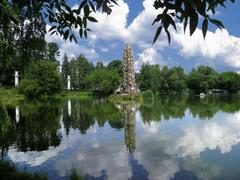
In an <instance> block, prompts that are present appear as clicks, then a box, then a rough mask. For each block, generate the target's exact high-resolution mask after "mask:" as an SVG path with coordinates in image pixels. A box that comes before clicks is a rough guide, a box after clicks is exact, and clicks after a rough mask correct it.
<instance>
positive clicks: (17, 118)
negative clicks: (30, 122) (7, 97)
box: [15, 106, 20, 123]
mask: <svg viewBox="0 0 240 180" xmlns="http://www.w3.org/2000/svg"><path fill="white" fill-rule="evenodd" d="M15 115H16V117H15V119H16V122H17V123H18V122H19V119H20V115H19V106H16V107H15Z"/></svg>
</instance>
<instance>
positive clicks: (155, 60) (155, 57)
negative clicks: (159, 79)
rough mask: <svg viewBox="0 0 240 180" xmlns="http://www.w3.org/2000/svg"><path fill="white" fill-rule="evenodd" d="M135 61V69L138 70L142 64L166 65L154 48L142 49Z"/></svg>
mask: <svg viewBox="0 0 240 180" xmlns="http://www.w3.org/2000/svg"><path fill="white" fill-rule="evenodd" d="M137 59H138V60H137V61H136V62H135V69H136V70H140V68H141V65H142V64H146V63H148V64H161V65H166V62H165V61H164V60H163V57H162V55H161V53H160V52H159V51H158V50H157V49H156V48H154V47H149V48H146V49H144V50H143V51H142V52H141V53H138V54H137Z"/></svg>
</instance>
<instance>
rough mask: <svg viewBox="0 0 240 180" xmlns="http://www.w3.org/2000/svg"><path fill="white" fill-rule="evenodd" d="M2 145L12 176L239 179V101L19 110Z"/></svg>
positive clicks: (12, 110)
mask: <svg viewBox="0 0 240 180" xmlns="http://www.w3.org/2000/svg"><path fill="white" fill-rule="evenodd" d="M7 110H8V113H9V115H10V117H11V119H12V122H14V124H15V125H16V128H15V130H14V131H12V132H11V135H10V136H9V137H8V138H7V139H6V140H5V142H4V143H3V144H1V153H2V158H4V159H7V160H9V161H12V162H14V163H15V164H16V165H17V167H18V168H19V169H22V170H28V171H31V172H36V171H42V172H45V173H46V174H47V175H48V177H49V179H67V178H69V175H70V172H71V168H76V169H78V170H79V171H81V172H82V174H84V175H86V177H87V179H110V180H112V179H113V180H115V179H116V180H118V179H119V180H125V179H134V180H140V179H156V180H170V179H177V180H188V179H191V180H192V179H194V180H195V179H206V180H210V179H217V180H219V179H220V180H221V179H224V180H225V179H226V180H229V179H236V180H239V179H240V171H239V167H240V145H239V143H240V98H239V97H237V96H209V97H206V98H204V99H200V98H199V97H187V96H179V95H175V96H164V97H158V98H155V99H149V100H146V101H144V103H143V104H141V105H139V104H128V105H126V104H113V103H110V102H108V101H107V100H105V99H94V100H66V101H54V102H50V101H49V102H41V103H40V102H38V103H27V102H23V103H21V104H20V105H19V106H16V107H7Z"/></svg>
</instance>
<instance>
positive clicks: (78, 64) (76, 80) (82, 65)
mask: <svg viewBox="0 0 240 180" xmlns="http://www.w3.org/2000/svg"><path fill="white" fill-rule="evenodd" d="M69 66H70V76H71V84H72V87H73V88H74V89H81V90H83V89H86V88H87V84H86V80H85V78H86V76H87V75H88V74H90V72H91V71H93V69H94V66H93V64H92V63H90V62H89V61H88V59H87V58H86V57H84V56H83V55H80V56H79V57H78V58H77V59H72V60H71V61H70V63H69Z"/></svg>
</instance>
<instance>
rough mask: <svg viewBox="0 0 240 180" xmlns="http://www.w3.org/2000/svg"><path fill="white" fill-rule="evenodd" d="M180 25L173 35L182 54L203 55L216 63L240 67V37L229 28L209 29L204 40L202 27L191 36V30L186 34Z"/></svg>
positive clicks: (188, 56)
mask: <svg viewBox="0 0 240 180" xmlns="http://www.w3.org/2000/svg"><path fill="white" fill-rule="evenodd" d="M178 27H179V31H177V32H172V35H173V36H172V37H173V43H174V44H175V45H176V46H177V48H180V54H181V55H182V56H184V57H186V58H192V57H202V58H206V59H208V61H212V62H213V63H215V64H224V65H225V66H226V65H227V66H230V67H235V68H240V61H239V57H240V39H239V38H237V37H235V36H231V35H230V34H229V33H228V31H227V30H225V29H223V30H222V31H221V30H219V29H217V30H216V31H215V32H210V31H208V32H207V36H206V39H205V40H204V39H203V36H202V31H201V30H200V29H198V28H197V29H196V32H195V33H194V34H193V35H192V36H189V31H187V32H186V34H184V32H183V28H182V26H180V25H179V26H178Z"/></svg>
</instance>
